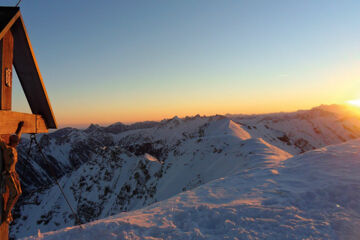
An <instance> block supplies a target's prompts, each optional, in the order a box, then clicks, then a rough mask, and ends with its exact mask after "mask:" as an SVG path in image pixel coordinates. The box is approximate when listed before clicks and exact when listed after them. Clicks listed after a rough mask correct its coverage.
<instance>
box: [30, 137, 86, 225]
mask: <svg viewBox="0 0 360 240" xmlns="http://www.w3.org/2000/svg"><path fill="white" fill-rule="evenodd" d="M30 138H31V141H30V147H29V151H28V155H29V153H30V150H31V145H32V142H34V143H35V144H36V146H37V147H38V149H39V152H40V155H41V156H42V158H43V159H44V161H45V162H46V163H47V164H48V165H49V169H50V174H51V176H52V177H53V179H54V180H55V183H56V185H57V186H58V188H59V189H60V192H61V194H62V195H63V197H64V199H65V201H66V203H67V205H68V206H69V208H70V210H71V212H72V214H73V215H74V217H75V224H76V225H80V227H81V228H82V226H81V224H82V223H81V220H80V218H79V216H78V215H77V214H76V213H75V211H74V209H73V208H72V206H71V204H70V202H69V200H68V198H67V197H66V195H65V192H64V190H63V188H62V187H61V186H60V184H59V181H58V180H57V177H56V175H55V172H54V169H53V168H52V167H51V164H50V162H49V161H48V159H47V158H46V156H45V154H44V152H43V151H42V148H41V146H40V144H39V142H38V141H37V140H36V135H35V133H33V134H31V136H30Z"/></svg>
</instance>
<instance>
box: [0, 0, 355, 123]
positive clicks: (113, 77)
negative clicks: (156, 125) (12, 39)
mask: <svg viewBox="0 0 360 240" xmlns="http://www.w3.org/2000/svg"><path fill="white" fill-rule="evenodd" d="M3 2H4V5H14V4H16V2H17V1H16V0H15V1H9V0H6V1H3ZM20 6H21V11H22V14H23V17H24V21H25V25H26V27H27V30H28V32H29V36H30V39H31V42H32V45H33V48H34V51H35V55H36V58H37V60H38V63H39V67H40V70H41V73H42V75H43V78H44V82H45V85H46V88H47V91H48V94H49V97H50V100H51V103H52V105H53V108H54V112H55V114H56V117H57V120H58V122H59V124H60V125H62V126H63V125H71V124H89V123H91V122H94V123H104V124H105V123H111V122H116V121H123V122H132V121H140V120H152V119H153V120H159V119H162V118H167V117H171V116H174V115H179V116H185V115H194V114H196V113H199V114H216V113H219V114H224V113H257V112H259V113H260V112H273V111H291V110H295V109H299V108H309V107H312V106H315V105H319V104H321V103H324V104H329V103H342V102H344V101H346V100H350V99H356V98H360V78H359V76H360V61H359V60H360V14H359V12H360V1H320V0H317V1H310V0H308V1H295V0H294V1H289V0H284V1H266V0H264V1H253V0H252V1H250V0H249V1H218V0H217V1H212V0H204V1H198V0H197V1H195V0H181V1H180V0H179V1H168V0H167V1H149V0H144V1H136V0H135V1H134V0H131V1H120V0H117V1H94V0H86V1H85V0H76V1H60V0H58V1H56V0H52V1H49V0H47V1H45V0H23V2H22V3H21V5H20ZM15 86H16V85H15ZM17 88H18V89H17V90H16V89H15V90H16V92H15V94H14V109H15V110H19V111H25V110H26V108H27V107H26V106H27V104H26V102H25V99H24V98H23V97H22V92H21V90H20V89H19V86H18V85H17Z"/></svg>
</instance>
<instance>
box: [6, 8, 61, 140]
mask: <svg viewBox="0 0 360 240" xmlns="http://www.w3.org/2000/svg"><path fill="white" fill-rule="evenodd" d="M0 53H1V55H0V58H1V61H0V62H1V79H0V80H1V91H0V134H8V133H11V132H12V131H13V130H15V129H16V126H17V123H18V120H19V119H22V118H23V119H24V121H25V125H24V132H28V133H37V132H46V131H47V129H49V128H57V123H56V120H55V116H54V113H53V111H52V108H51V105H50V101H49V98H48V96H47V93H46V89H45V86H44V83H43V80H42V77H41V74H40V71H39V67H38V64H37V61H36V58H35V55H34V52H33V49H32V47H31V43H30V39H29V37H28V34H27V32H26V28H25V25H24V21H23V18H22V16H21V13H20V9H19V8H18V7H0ZM12 65H13V66H14V68H15V71H16V73H17V76H18V78H19V80H20V84H21V86H22V88H23V90H24V93H25V96H26V99H27V101H28V103H29V106H30V109H31V111H32V113H33V114H25V113H16V112H11V111H10V110H11V86H10V85H11V80H9V78H12V77H11V76H9V75H11V69H12ZM9 82H10V83H9ZM14 121H15V122H14ZM13 122H14V124H12V123H13ZM9 124H10V125H9ZM1 126H3V127H1ZM5 126H8V127H5Z"/></svg>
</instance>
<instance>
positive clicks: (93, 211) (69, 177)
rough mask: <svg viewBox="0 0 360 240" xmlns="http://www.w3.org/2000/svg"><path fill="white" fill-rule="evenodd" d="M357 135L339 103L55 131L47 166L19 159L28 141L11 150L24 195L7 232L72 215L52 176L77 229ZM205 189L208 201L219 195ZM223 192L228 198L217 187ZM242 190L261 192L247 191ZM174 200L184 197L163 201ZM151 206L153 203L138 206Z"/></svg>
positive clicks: (20, 233) (66, 220) (29, 230)
mask: <svg viewBox="0 0 360 240" xmlns="http://www.w3.org/2000/svg"><path fill="white" fill-rule="evenodd" d="M358 137H360V120H359V118H358V117H357V116H355V115H352V114H348V113H346V114H345V113H344V111H343V108H341V107H338V106H330V107H329V106H327V107H324V106H322V107H318V108H314V109H311V110H307V111H298V112H294V113H278V114H267V115H251V116H244V115H240V116H235V115H231V116H230V115H229V116H213V117H200V116H195V117H187V118H183V119H180V118H177V117H175V118H173V119H169V120H163V121H161V122H145V123H137V124H133V125H124V124H121V123H116V124H113V125H110V126H109V127H101V126H98V125H91V126H90V127H89V128H87V129H85V130H78V129H73V128H66V129H60V130H58V131H56V132H54V133H50V134H47V135H42V136H41V140H40V143H41V145H42V147H43V150H44V152H45V153H46V155H47V157H48V159H49V160H50V161H51V166H50V165H49V164H46V163H44V161H43V160H42V159H41V158H40V156H39V154H38V153H37V152H36V151H35V150H34V151H33V152H32V154H31V155H32V157H31V158H28V157H27V151H28V144H29V143H28V141H26V140H25V141H23V142H22V145H21V146H20V147H19V155H20V161H19V164H18V172H19V174H20V176H21V180H22V183H23V187H24V189H25V194H24V196H23V198H22V199H21V201H20V202H19V204H18V208H17V211H16V214H15V215H16V216H17V218H16V220H15V221H14V224H13V226H12V228H11V231H12V235H14V236H16V237H24V236H28V235H32V234H36V233H37V231H38V229H40V231H41V232H44V231H52V230H56V229H59V228H62V227H67V226H72V225H73V224H74V221H75V220H74V216H72V214H71V212H70V210H69V209H68V207H67V205H66V203H65V200H64V199H63V197H62V196H61V195H60V192H59V190H58V189H57V187H56V186H54V185H53V184H52V183H53V180H52V179H51V176H50V173H51V172H55V175H56V176H57V178H59V182H60V184H61V185H62V187H63V188H64V191H65V193H66V195H67V196H68V198H69V199H70V202H71V204H72V206H73V207H74V208H75V209H76V212H77V214H78V215H79V217H80V219H81V221H82V222H83V223H85V222H89V221H93V220H97V219H102V218H105V217H108V216H111V215H114V214H118V213H120V212H124V211H125V212H127V211H131V210H136V209H141V208H143V207H145V206H149V205H151V204H153V203H156V202H159V201H164V200H166V199H169V198H171V197H173V196H175V195H176V194H179V193H181V192H184V191H187V192H186V193H183V194H189V196H190V195H191V194H192V193H194V191H195V192H196V191H200V190H199V189H205V188H206V187H205V186H208V187H209V186H212V185H211V184H214V183H216V182H219V181H220V182H221V181H225V180H226V179H230V180H231V179H232V178H234V179H236V177H233V176H237V175H239V174H240V173H242V174H245V173H246V174H250V173H251V172H252V171H253V170H254V169H258V170H259V169H266V171H265V170H264V173H263V174H265V173H266V172H269V171H270V173H271V174H275V175H276V173H277V172H279V169H278V168H279V166H280V165H282V162H283V161H284V160H286V159H289V158H291V157H292V156H293V155H297V154H299V153H303V152H306V151H309V150H313V149H318V148H321V147H324V146H327V145H330V144H337V143H341V142H345V141H347V140H351V139H355V138H358ZM303 156H304V155H303ZM291 159H293V158H291ZM294 159H297V158H296V157H295V158H294ZM268 170H269V171H268ZM259 172H261V171H259ZM246 174H245V175H246ZM257 174H258V173H257ZM259 174H260V173H259ZM250 175H251V174H250ZM250 175H249V176H250ZM231 176H232V177H231ZM224 179H225V180H224ZM246 179H247V178H246ZM230 180H229V181H230ZM226 181H228V180H226ZM231 181H234V183H235V182H236V181H245V180H244V179H243V180H241V179H240V180H231ZM207 183H208V184H207ZM242 184H244V185H245V186H246V184H247V183H245V182H242ZM259 184H260V183H259ZM199 186H202V187H200V188H197V187H199ZM259 186H260V185H259ZM234 187H235V186H234ZM242 187H244V186H242ZM39 189H40V190H39ZM220 189H221V188H219V191H220ZM244 189H245V188H244ZM188 190H193V191H188ZM248 190H249V189H248ZM207 191H210V190H207ZM212 191H214V193H213V194H214V196H213V197H214V198H216V196H215V195H216V194H217V193H216V192H217V191H218V190H217V189H213V190H212ZM244 191H245V190H244ZM209 194H210V193H209ZM224 194H225V195H228V194H229V193H226V191H225V190H224ZM243 194H245V192H243ZM246 194H260V193H254V191H250V190H249V191H248V192H247V193H246ZM210 195H211V194H210ZM179 196H183V195H177V197H175V198H172V199H176V198H178V197H179ZM234 196H235V195H234ZM206 198H209V197H206ZM209 199H210V198H209ZM169 201H170V200H169ZM194 201H195V199H194ZM234 201H235V199H234ZM235 202H236V201H235ZM240 202H241V201H240ZM163 203H164V204H165V206H166V204H167V202H163ZM178 204H181V202H178ZM214 204H216V201H215V202H214ZM261 204H262V202H261ZM154 206H160V205H158V204H155V205H151V206H150V207H149V208H146V209H152V207H154ZM229 206H230V205H229ZM139 211H145V210H139ZM164 211H165V210H164ZM166 211H168V210H166ZM205 212H206V211H205ZM205 212H204V214H208V213H205ZM135 213H136V212H135ZM129 214H130V213H129ZM135 215H136V214H135ZM135 215H134V216H135ZM121 216H130V215H126V214H123V215H121ZM183 217H184V218H185V217H186V216H183ZM229 221H231V219H229ZM115 222H116V221H115ZM129 224H130V223H129ZM129 224H128V225H129ZM179 224H180V222H179ZM184 224H185V225H186V223H184ZM221 224H223V223H221ZM130 225H131V224H130ZM175 225H176V224H175ZM249 236H250V235H249ZM329 236H330V235H329ZM180 238H181V237H180ZM75 239H76V238H75ZM177 239H179V238H177ZM186 239H188V238H186Z"/></svg>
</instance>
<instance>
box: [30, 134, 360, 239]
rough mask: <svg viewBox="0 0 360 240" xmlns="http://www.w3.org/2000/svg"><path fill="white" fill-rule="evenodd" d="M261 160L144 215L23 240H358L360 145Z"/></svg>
mask: <svg viewBox="0 0 360 240" xmlns="http://www.w3.org/2000/svg"><path fill="white" fill-rule="evenodd" d="M263 160H265V162H263V164H260V165H259V166H256V167H254V168H244V169H238V171H237V172H236V173H234V174H231V175H228V176H226V177H223V178H219V179H216V180H214V181H211V182H208V183H206V184H203V185H201V186H199V187H197V188H195V189H193V190H190V191H186V192H183V193H179V194H177V195H176V196H174V197H172V198H169V199H167V200H164V201H162V202H157V203H155V204H153V205H150V206H148V207H145V208H142V209H139V210H136V211H131V212H125V213H120V214H118V215H114V216H112V217H109V218H105V219H101V220H98V221H94V222H91V223H88V224H85V225H83V226H82V228H80V227H79V226H76V227H70V228H66V229H63V230H59V231H56V232H49V233H45V234H41V232H40V233H39V234H38V235H37V236H36V237H29V238H26V239H28V240H34V239H37V240H41V239H47V240H63V239H77V240H88V239H103V240H110V239H111V240H112V239H125V240H126V239H127V240H130V239H209V240H216V239H354V240H355V239H359V236H360V227H359V226H360V221H359V219H360V218H359V217H360V202H359V198H360V175H359V171H360V140H353V141H349V142H346V143H342V144H339V145H334V146H329V147H326V148H320V149H317V150H313V151H309V152H307V153H304V154H300V155H298V156H295V157H292V158H289V159H287V160H281V158H273V159H272V160H269V159H267V158H264V159H263Z"/></svg>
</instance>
